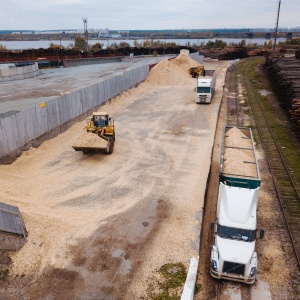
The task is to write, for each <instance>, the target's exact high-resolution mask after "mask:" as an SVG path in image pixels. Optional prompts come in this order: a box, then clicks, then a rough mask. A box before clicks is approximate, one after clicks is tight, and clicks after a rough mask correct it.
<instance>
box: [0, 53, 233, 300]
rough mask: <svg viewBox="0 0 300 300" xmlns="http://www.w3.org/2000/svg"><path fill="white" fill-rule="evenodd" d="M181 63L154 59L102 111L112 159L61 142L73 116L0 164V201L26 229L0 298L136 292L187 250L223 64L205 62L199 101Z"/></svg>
mask: <svg viewBox="0 0 300 300" xmlns="http://www.w3.org/2000/svg"><path fill="white" fill-rule="evenodd" d="M191 65H195V62H194V61H191V60H190V59H189V58H187V57H186V56H185V55H184V56H180V57H179V58H177V59H175V60H172V61H170V62H168V61H162V62H161V63H160V64H159V65H157V66H156V67H155V68H154V69H152V71H151V72H150V75H149V77H148V79H147V80H146V81H145V82H144V83H142V84H140V85H139V87H138V88H136V89H133V90H130V91H128V92H125V93H123V94H122V95H121V96H120V97H118V98H116V99H113V100H112V101H111V102H109V103H107V104H106V105H105V106H104V107H102V108H101V110H102V109H103V110H105V111H108V113H109V114H110V115H112V116H113V117H114V118H115V124H116V143H115V150H114V153H113V154H112V155H101V154H100V155H83V154H82V153H80V152H75V151H74V150H73V149H72V147H71V146H72V143H73V142H74V141H75V140H76V138H77V137H78V136H79V135H80V134H81V133H82V131H83V127H84V125H85V122H81V123H78V124H76V125H74V126H73V127H71V128H70V129H69V130H67V131H66V132H64V133H63V134H61V135H59V136H57V137H56V138H54V139H52V140H49V141H47V142H45V143H43V144H42V145H41V146H40V147H39V148H37V149H30V150H29V151H27V152H25V153H23V155H22V156H21V157H20V158H18V159H17V160H16V161H15V162H14V163H13V164H12V165H7V166H4V165H3V166H0V180H1V191H0V201H3V202H5V203H8V204H13V205H17V206H18V207H19V208H20V210H21V212H22V215H23V217H24V219H25V223H26V226H27V230H28V233H29V236H28V242H27V244H26V245H25V246H24V247H23V248H22V249H21V250H20V251H19V252H17V253H14V254H12V260H13V264H12V268H11V270H10V276H9V279H8V280H7V281H6V282H5V283H3V284H1V285H2V289H1V291H0V298H3V297H4V295H5V296H6V299H16V298H20V297H21V296H22V297H23V299H40V298H44V297H50V298H51V299H74V298H77V299H105V300H109V299H139V297H140V296H142V295H144V294H145V289H146V285H147V280H148V279H149V277H151V276H152V273H153V272H154V271H155V270H156V269H157V268H159V267H160V266H161V265H163V264H165V263H169V262H183V263H184V264H185V265H186V266H187V267H188V263H189V260H190V258H191V257H192V256H197V255H198V252H199V233H200V226H201V216H202V206H203V198H204V192H205V187H206V180H207V176H208V171H209V167H210V157H211V149H212V145H213V138H214V131H215V126H216V119H217V114H218V109H219V104H220V100H221V95H222V87H223V84H224V76H225V70H226V66H227V62H209V63H207V68H209V69H212V68H217V71H218V78H217V89H216V94H215V96H214V99H213V102H212V103H211V104H210V105H196V103H195V92H194V90H193V89H194V87H195V84H196V83H195V79H193V78H189V77H188V75H187V69H188V68H189V67H190V66H191ZM50 282H51V284H49V283H50ZM125 295H126V296H125Z"/></svg>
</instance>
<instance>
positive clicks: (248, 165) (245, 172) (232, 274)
mask: <svg viewBox="0 0 300 300" xmlns="http://www.w3.org/2000/svg"><path fill="white" fill-rule="evenodd" d="M260 183H261V180H260V175H259V169H258V164H257V159H256V155H255V149H254V144H253V137H252V132H251V129H250V128H245V127H230V126H225V127H224V129H223V141H222V149H221V159H220V173H219V190H218V203H217V215H216V220H215V222H214V223H212V224H211V230H213V232H214V243H213V246H212V251H211V271H210V273H211V275H212V276H213V277H215V278H218V279H228V280H234V281H239V282H244V283H248V284H252V283H254V281H255V273H256V269H257V253H256V251H255V242H256V239H257V238H260V239H262V238H263V235H264V230H258V229H257V220H256V211H257V205H258V196H259V189H260Z"/></svg>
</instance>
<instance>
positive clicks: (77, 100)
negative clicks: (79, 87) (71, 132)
mask: <svg viewBox="0 0 300 300" xmlns="http://www.w3.org/2000/svg"><path fill="white" fill-rule="evenodd" d="M68 96H69V98H70V99H71V103H72V105H71V111H72V118H75V117H77V116H80V115H81V114H82V113H83V112H84V111H83V109H82V103H81V92H80V91H76V92H73V93H71V94H69V95H68Z"/></svg>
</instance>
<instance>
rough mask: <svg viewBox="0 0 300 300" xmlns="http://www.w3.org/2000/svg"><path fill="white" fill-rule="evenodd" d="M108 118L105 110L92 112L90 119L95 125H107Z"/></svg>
mask: <svg viewBox="0 0 300 300" xmlns="http://www.w3.org/2000/svg"><path fill="white" fill-rule="evenodd" d="M109 120H110V118H109V117H108V114H107V113H105V112H94V113H93V117H92V121H93V122H94V124H95V126H96V127H103V126H108V121H109Z"/></svg>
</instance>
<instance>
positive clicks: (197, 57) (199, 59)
mask: <svg viewBox="0 0 300 300" xmlns="http://www.w3.org/2000/svg"><path fill="white" fill-rule="evenodd" d="M189 55H190V58H191V59H194V60H196V61H197V62H198V63H199V64H201V65H203V59H204V56H203V55H199V52H194V53H190V54H189Z"/></svg>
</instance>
